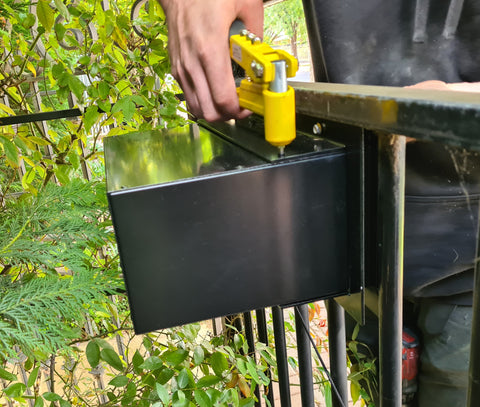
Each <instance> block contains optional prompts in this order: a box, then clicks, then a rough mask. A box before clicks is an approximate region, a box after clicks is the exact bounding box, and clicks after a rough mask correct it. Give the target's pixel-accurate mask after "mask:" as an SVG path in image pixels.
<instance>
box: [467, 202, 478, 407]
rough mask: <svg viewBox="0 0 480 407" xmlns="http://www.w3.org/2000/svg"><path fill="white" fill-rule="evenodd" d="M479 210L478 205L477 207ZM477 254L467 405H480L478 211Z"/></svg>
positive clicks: (474, 406) (470, 406) (469, 406)
mask: <svg viewBox="0 0 480 407" xmlns="http://www.w3.org/2000/svg"><path fill="white" fill-rule="evenodd" d="M479 212H480V207H479ZM477 229H478V230H477V254H476V256H475V258H476V261H475V278H474V283H473V316H472V338H471V340H470V366H469V375H468V393H467V406H468V407H476V406H480V346H479V345H478V344H480V261H479V256H480V213H479V218H478V228H477Z"/></svg>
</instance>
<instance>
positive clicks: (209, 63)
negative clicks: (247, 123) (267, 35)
mask: <svg viewBox="0 0 480 407" xmlns="http://www.w3.org/2000/svg"><path fill="white" fill-rule="evenodd" d="M159 2H160V4H161V6H162V7H163V10H164V12H165V16H166V20H167V25H168V41H169V44H168V48H169V52H170V61H171V66H172V74H173V76H174V77H175V79H177V81H178V82H179V84H180V86H181V87H182V89H183V92H184V94H185V99H186V101H187V104H188V107H189V110H190V111H191V112H192V113H193V114H194V115H195V116H197V117H199V118H205V119H206V120H208V121H218V120H228V119H232V118H242V117H246V116H247V115H248V111H246V110H244V109H242V108H240V106H239V103H238V97H237V93H236V89H235V81H234V78H233V73H232V68H231V62H230V53H229V44H228V32H229V29H230V26H231V24H232V23H233V21H235V20H236V19H239V20H241V21H243V23H244V24H245V26H246V28H247V29H248V30H249V31H251V32H253V33H256V34H258V35H262V33H263V2H262V0H188V1H187V0H159Z"/></svg>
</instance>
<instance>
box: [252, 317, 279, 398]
mask: <svg viewBox="0 0 480 407" xmlns="http://www.w3.org/2000/svg"><path fill="white" fill-rule="evenodd" d="M255 314H256V316H257V332H258V340H259V342H262V343H264V344H265V345H268V331H267V318H266V315H265V308H262V309H257V310H256V311H255ZM265 374H266V375H267V377H268V378H269V379H270V384H269V385H268V386H265V396H266V397H267V400H268V401H269V402H270V406H271V407H275V397H274V394H273V386H272V381H271V380H272V372H271V370H270V367H269V368H268V369H267V371H266V372H265Z"/></svg>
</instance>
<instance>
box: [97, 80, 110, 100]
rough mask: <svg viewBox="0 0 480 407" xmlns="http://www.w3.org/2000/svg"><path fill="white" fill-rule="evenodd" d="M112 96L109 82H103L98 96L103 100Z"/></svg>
mask: <svg viewBox="0 0 480 407" xmlns="http://www.w3.org/2000/svg"><path fill="white" fill-rule="evenodd" d="M109 94H110V85H109V84H108V82H104V81H101V82H99V84H98V96H99V97H100V98H101V99H107V98H108V95H109Z"/></svg>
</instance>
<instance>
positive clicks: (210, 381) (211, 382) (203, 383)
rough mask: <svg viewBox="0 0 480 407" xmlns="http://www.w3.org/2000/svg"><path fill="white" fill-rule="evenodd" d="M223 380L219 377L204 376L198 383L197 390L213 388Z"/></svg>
mask: <svg viewBox="0 0 480 407" xmlns="http://www.w3.org/2000/svg"><path fill="white" fill-rule="evenodd" d="M220 380H221V379H220V378H219V377H218V376H214V375H207V376H203V377H202V378H201V379H200V380H198V382H197V388H204V387H211V386H215V385H216V384H217V383H218V382H219V381H220Z"/></svg>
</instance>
